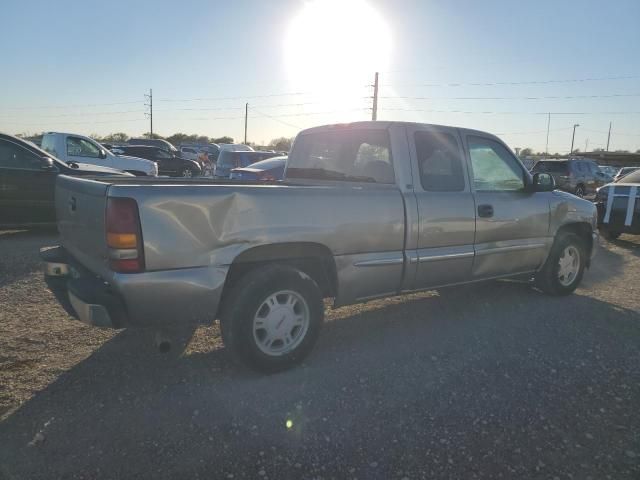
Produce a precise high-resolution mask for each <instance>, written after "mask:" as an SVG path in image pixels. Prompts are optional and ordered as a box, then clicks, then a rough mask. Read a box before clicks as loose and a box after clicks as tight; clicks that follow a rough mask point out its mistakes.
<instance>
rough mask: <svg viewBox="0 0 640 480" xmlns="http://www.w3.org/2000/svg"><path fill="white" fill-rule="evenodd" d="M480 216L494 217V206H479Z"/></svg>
mask: <svg viewBox="0 0 640 480" xmlns="http://www.w3.org/2000/svg"><path fill="white" fill-rule="evenodd" d="M478 216H479V217H483V218H489V217H493V205H478Z"/></svg>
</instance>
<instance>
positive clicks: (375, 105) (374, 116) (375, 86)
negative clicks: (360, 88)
mask: <svg viewBox="0 0 640 480" xmlns="http://www.w3.org/2000/svg"><path fill="white" fill-rule="evenodd" d="M377 119H378V72H376V76H375V79H374V81H373V111H372V112H371V120H373V121H376V120H377Z"/></svg>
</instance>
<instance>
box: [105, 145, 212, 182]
mask: <svg viewBox="0 0 640 480" xmlns="http://www.w3.org/2000/svg"><path fill="white" fill-rule="evenodd" d="M111 151H112V152H113V153H115V154H116V155H129V156H131V157H138V158H146V159H147V160H151V161H153V162H156V164H157V165H158V173H159V174H160V175H169V176H170V177H197V176H198V175H201V174H202V167H201V166H200V163H198V162H196V161H193V160H187V159H186V158H182V157H180V156H178V155H177V154H175V153H173V152H167V151H166V150H163V149H162V148H160V147H148V146H146V145H131V146H129V145H121V146H115V147H113V149H112V150H111Z"/></svg>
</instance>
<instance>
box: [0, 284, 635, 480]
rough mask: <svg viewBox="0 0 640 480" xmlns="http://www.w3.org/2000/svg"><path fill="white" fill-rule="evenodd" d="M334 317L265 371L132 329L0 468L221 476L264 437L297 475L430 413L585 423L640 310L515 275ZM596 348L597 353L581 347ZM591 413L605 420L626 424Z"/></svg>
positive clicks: (450, 419)
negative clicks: (543, 404) (154, 347)
mask: <svg viewBox="0 0 640 480" xmlns="http://www.w3.org/2000/svg"><path fill="white" fill-rule="evenodd" d="M335 313H336V314H335V315H332V317H333V318H332V319H330V320H329V321H327V323H326V325H325V327H324V330H323V333H322V334H321V339H320V341H319V344H318V346H317V347H316V349H315V350H314V352H313V353H312V355H311V356H310V357H309V358H308V359H307V361H306V362H305V364H303V365H302V366H300V367H298V368H295V369H293V370H290V371H287V372H283V373H280V374H276V375H271V376H261V375H258V374H255V373H252V372H250V371H247V370H245V369H243V368H240V367H236V366H234V365H233V364H232V363H231V362H230V360H229V358H228V357H229V356H228V355H227V352H225V350H224V348H222V347H220V348H215V349H213V350H212V351H210V352H206V353H193V354H191V355H187V356H184V357H182V358H179V359H175V360H168V359H164V358H162V357H161V356H159V354H157V353H154V352H153V351H151V347H150V346H149V345H143V344H141V338H140V335H139V334H138V333H136V332H135V331H131V332H129V331H124V332H122V333H121V334H120V335H118V336H116V337H115V338H114V339H112V340H110V341H108V342H107V343H105V344H104V345H103V346H102V347H101V348H100V349H99V350H97V351H96V352H95V353H94V354H92V355H91V356H90V357H88V358H87V359H86V360H85V361H83V362H81V363H80V364H78V365H77V366H75V367H74V368H72V369H71V370H69V371H67V372H65V373H63V374H62V375H60V377H59V378H58V379H57V380H56V381H55V382H54V383H52V384H50V385H49V386H48V387H47V388H45V389H44V390H42V391H40V392H38V393H37V394H36V395H35V396H34V397H33V398H32V399H31V400H29V401H28V402H26V403H25V404H24V405H22V406H21V407H20V408H19V409H18V410H17V411H15V412H14V413H13V414H11V415H10V416H9V417H8V418H6V419H5V420H4V421H3V422H2V423H1V424H0V478H37V477H39V476H41V477H42V478H53V477H59V476H62V477H64V476H71V475H76V474H80V473H81V474H82V475H85V476H88V477H93V478H95V477H102V476H104V477H105V478H109V477H111V478H113V477H132V476H138V477H147V476H149V477H154V478H163V477H165V476H166V477H171V476H175V475H177V474H180V475H184V474H188V475H189V476H193V475H194V474H195V473H199V474H203V473H208V474H215V473H220V472H222V471H233V468H234V467H233V462H234V461H238V462H240V463H242V462H244V461H246V462H248V464H249V465H254V464H255V461H256V459H258V460H259V458H260V457H259V452H260V451H263V450H266V449H267V448H269V446H273V448H277V449H285V450H286V449H287V448H288V449H289V453H290V456H291V458H294V459H298V460H292V462H291V464H290V465H289V464H288V466H282V470H281V475H276V476H275V478H287V475H290V476H293V475H295V470H287V469H293V466H292V465H293V463H294V462H295V461H298V462H301V463H302V464H303V465H305V464H306V463H307V460H305V458H306V457H305V456H304V455H305V454H306V453H304V452H303V451H302V450H301V448H302V445H303V444H304V449H305V452H306V449H307V448H309V449H311V450H313V449H314V448H316V447H317V448H318V449H319V450H318V452H319V453H317V455H318V456H319V457H318V458H321V459H324V461H325V462H326V464H327V465H332V464H335V465H338V463H336V462H339V459H340V458H341V455H343V454H349V453H350V452H351V453H352V454H354V455H356V453H357V452H355V450H354V451H351V449H352V448H353V449H355V448H356V447H355V446H353V447H351V446H350V444H349V441H347V440H345V441H346V443H344V442H342V441H337V443H336V448H335V449H333V450H332V448H333V447H332V445H333V444H330V445H329V448H328V447H327V443H326V442H325V437H326V436H332V435H334V434H336V433H339V434H341V435H342V434H344V435H345V438H347V439H348V438H351V439H352V441H353V442H355V443H354V444H357V445H359V447H358V448H361V449H362V448H364V449H365V450H364V451H367V449H369V450H372V451H379V448H380V443H379V442H382V443H381V444H384V445H387V444H388V443H389V441H390V439H391V438H401V437H400V436H398V435H400V431H402V435H405V436H407V435H408V438H409V440H411V439H413V441H414V443H415V447H414V446H412V445H413V443H411V442H409V441H408V440H407V439H406V438H405V441H404V443H403V445H404V447H403V448H404V450H403V452H404V453H402V455H405V454H406V452H407V451H410V450H411V449H412V448H420V449H422V448H423V447H422V446H421V445H422V443H424V441H425V440H424V439H422V440H420V438H422V437H420V436H421V435H423V434H424V431H430V430H429V429H431V430H433V429H436V427H437V425H434V424H433V422H434V421H435V422H436V424H437V422H438V421H440V422H443V425H449V426H448V427H447V428H450V429H455V428H456V425H458V424H460V425H459V426H460V428H461V429H462V430H464V429H465V428H466V427H465V425H466V424H467V423H468V422H469V416H470V415H471V416H473V415H485V414H487V412H491V415H493V414H494V413H495V415H497V417H496V419H497V420H496V419H494V421H497V422H498V424H500V425H499V427H500V428H509V425H508V424H506V423H505V424H502V423H501V422H507V421H508V422H509V423H511V422H515V423H516V424H517V423H518V422H519V421H520V416H531V418H534V417H535V415H538V414H539V411H538V409H539V408H540V406H539V404H540V401H541V400H540V399H543V398H552V399H553V402H551V403H550V405H549V406H548V408H546V409H545V412H544V414H545V415H546V417H547V418H550V419H554V418H556V417H557V418H558V421H559V422H561V421H562V420H561V419H562V418H564V417H566V416H567V413H568V412H571V415H572V416H573V415H574V414H576V416H577V415H578V413H579V411H580V409H581V408H582V409H585V418H587V417H590V414H588V412H587V410H589V409H590V408H592V406H590V405H587V406H583V407H581V406H580V403H579V401H578V399H579V397H580V396H581V395H582V394H583V393H582V392H584V388H586V387H585V385H586V384H589V385H594V387H593V388H595V389H597V392H596V393H598V392H602V395H605V393H606V392H608V391H614V392H617V393H616V395H620V396H622V393H619V386H618V385H616V384H615V382H614V379H612V378H610V377H608V376H606V375H604V374H603V368H609V366H611V365H613V366H615V367H616V368H622V367H623V366H626V365H627V364H629V362H631V363H632V364H635V365H637V364H638V362H639V361H640V354H639V347H638V345H639V344H640V342H639V341H638V340H639V339H640V321H639V320H640V314H639V313H638V312H635V311H631V310H626V309H621V308H619V307H617V306H615V305H611V304H609V303H605V302H601V301H598V300H595V299H592V298H589V297H585V296H581V295H579V294H575V295H572V296H569V297H564V298H554V297H546V296H544V295H542V294H540V293H539V292H537V291H535V290H533V289H531V288H530V287H528V286H526V285H522V284H519V283H516V282H494V283H488V284H482V285H477V286H470V287H460V288H457V289H450V290H445V291H442V292H440V293H434V292H431V293H427V294H416V295H411V296H406V297H400V298H395V299H387V300H381V301H376V302H371V303H370V304H367V305H365V307H364V308H361V309H355V308H354V309H353V311H352V310H351V307H346V308H344V309H340V310H338V311H336V312H335ZM607 346H609V347H610V348H607ZM594 349H596V350H597V351H598V352H599V356H598V358H596V356H594V355H593V354H588V353H587V352H593V351H594ZM603 362H604V364H606V367H605V366H603ZM550 372H561V373H560V374H557V373H555V374H552V373H550ZM586 372H589V373H588V374H587V373H586ZM591 380H594V382H595V383H592V382H591ZM590 388H591V387H590ZM518 392H528V393H527V395H525V396H524V397H522V396H521V393H518ZM631 393H634V392H631ZM635 393H636V394H637V393H638V392H635ZM516 398H518V400H516ZM452 399H455V401H453V402H452ZM407 405H409V407H410V408H408V409H407ZM469 412H472V413H469ZM505 412H507V413H505ZM505 415H506V417H505ZM383 417H384V420H382V418H383ZM523 418H524V417H523ZM527 418H528V417H527ZM536 418H537V417H536ZM590 418H591V419H590V420H589V421H590V422H596V423H598V422H603V428H605V426H606V424H608V423H607V422H613V421H622V420H620V419H618V418H616V419H611V418H602V419H600V420H598V419H597V418H596V419H594V418H592V417H590ZM434 419H435V420H434ZM500 419H503V420H500ZM386 420H389V421H390V422H391V423H390V424H387V423H385V422H386ZM626 421H627V422H628V421H629V419H627V420H626ZM289 422H291V425H289ZM429 422H431V423H429ZM460 422H462V423H460ZM376 425H377V426H376ZM385 425H386V426H385ZM400 427H402V428H400ZM539 427H540V432H538V433H539V434H540V435H542V436H544V435H545V432H544V431H542V426H539ZM536 428H537V427H536ZM399 429H400V430H399ZM467 430H468V431H467V433H468V434H469V435H471V429H467ZM421 432H422V433H421ZM536 432H537V430H536ZM530 434H531V432H528V433H527V435H530ZM39 435H40V436H39ZM620 435H622V433H620ZM458 441H459V444H460V445H464V444H466V443H467V442H472V438H471V437H468V438H467V437H466V436H465V435H462V436H461V437H460V438H459V439H458ZM523 441H524V440H523ZM550 441H551V440H550ZM556 441H558V439H554V440H553V442H556ZM30 443H31V445H30ZM598 445H600V446H602V445H606V442H604V441H603V442H598ZM337 446H339V448H338V447H337ZM440 447H442V448H445V447H444V445H441V446H440ZM327 448H328V450H329V453H322V452H323V451H325V450H327ZM469 448H472V447H469ZM474 448H475V447H474ZM498 448H499V447H498ZM323 449H324V450H323ZM382 450H383V451H385V450H384V448H383V449H382ZM279 451H282V450H279ZM585 451H586V453H587V454H589V455H591V454H592V453H593V452H591V451H589V450H588V449H586V450H585ZM386 452H387V454H390V452H393V448H391V449H388V450H386ZM361 453H362V452H360V453H358V455H361ZM380 455H385V454H384V453H381V454H380ZM400 456H401V455H400V454H399V453H397V452H396V456H394V457H393V459H397V460H398V461H400ZM389 458H390V459H389V462H392V460H391V457H389ZM420 458H422V456H421V457H420ZM478 458H480V457H478ZM127 459H130V460H127ZM202 459H205V463H204V464H203V463H202V461H203V460H202ZM393 461H395V460H393ZM403 461H407V460H406V459H405V460H403ZM531 461H532V462H533V459H532V460H531ZM558 461H559V462H562V461H564V460H562V459H559V460H558ZM332 462H333V463H332ZM479 462H480V463H479V464H478V468H480V469H481V468H482V460H479ZM545 462H547V460H545ZM445 463H446V461H445ZM156 466H163V472H162V473H158V472H156ZM251 468H253V467H251ZM532 468H533V467H532ZM225 469H226V470H225ZM154 472H155V473H154ZM251 472H252V475H250V476H255V472H254V470H253V469H251ZM287 472H289V473H287ZM388 473H389V476H390V475H391V474H392V473H393V470H390V471H389V472H388ZM379 475H381V476H379V477H378V478H389V476H386V475H385V474H382V473H379ZM366 476H367V475H365V477H366ZM211 478H214V477H211Z"/></svg>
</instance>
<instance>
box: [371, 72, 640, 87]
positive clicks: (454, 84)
mask: <svg viewBox="0 0 640 480" xmlns="http://www.w3.org/2000/svg"><path fill="white" fill-rule="evenodd" d="M633 78H640V75H624V76H616V77H598V78H570V79H559V80H555V79H554V80H527V81H521V82H467V83H463V82H461V83H458V82H450V83H419V84H407V85H396V86H403V87H488V86H494V85H496V86H498V85H500V86H505V85H547V84H552V83H580V82H600V81H605V80H628V79H633ZM393 86H394V85H389V84H387V85H381V87H393Z"/></svg>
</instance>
